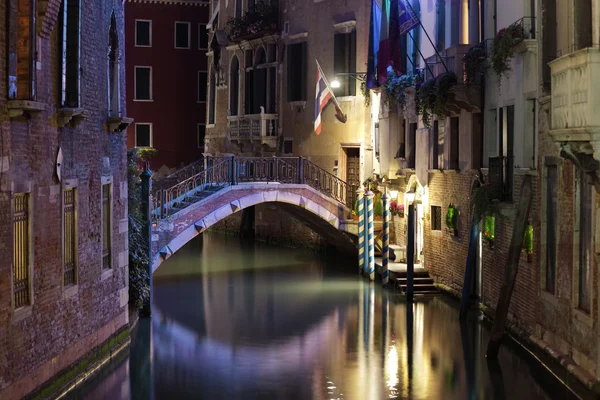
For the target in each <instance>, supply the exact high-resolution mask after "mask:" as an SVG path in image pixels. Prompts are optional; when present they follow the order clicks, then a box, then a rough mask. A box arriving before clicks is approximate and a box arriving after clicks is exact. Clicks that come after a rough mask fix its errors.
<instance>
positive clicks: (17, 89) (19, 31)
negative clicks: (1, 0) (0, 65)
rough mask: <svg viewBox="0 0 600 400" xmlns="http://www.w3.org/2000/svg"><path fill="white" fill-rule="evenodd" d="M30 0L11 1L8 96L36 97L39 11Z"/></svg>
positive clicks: (27, 98)
mask: <svg viewBox="0 0 600 400" xmlns="http://www.w3.org/2000/svg"><path fill="white" fill-rule="evenodd" d="M35 4H36V3H35V2H32V1H31V0H10V1H8V2H7V6H6V12H7V14H8V18H7V20H8V21H7V22H8V32H10V33H11V34H10V35H7V36H6V37H7V38H8V57H7V60H8V62H7V69H8V99H9V100H35V98H36V68H35V52H36V31H35V27H36V10H35Z"/></svg>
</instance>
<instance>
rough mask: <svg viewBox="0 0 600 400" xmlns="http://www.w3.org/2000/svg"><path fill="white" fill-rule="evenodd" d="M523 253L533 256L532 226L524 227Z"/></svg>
mask: <svg viewBox="0 0 600 400" xmlns="http://www.w3.org/2000/svg"><path fill="white" fill-rule="evenodd" d="M523 251H524V252H526V253H527V254H533V226H531V225H527V226H526V227H525V237H524V238H523Z"/></svg>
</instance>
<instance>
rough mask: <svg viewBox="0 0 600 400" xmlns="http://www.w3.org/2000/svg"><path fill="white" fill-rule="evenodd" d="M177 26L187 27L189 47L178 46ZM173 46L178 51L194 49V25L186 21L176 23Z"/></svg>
mask: <svg viewBox="0 0 600 400" xmlns="http://www.w3.org/2000/svg"><path fill="white" fill-rule="evenodd" d="M177 25H186V26H187V28H188V31H187V47H179V46H177ZM173 46H174V48H175V49H176V50H189V49H191V48H192V23H191V22H186V21H175V22H174V24H173Z"/></svg>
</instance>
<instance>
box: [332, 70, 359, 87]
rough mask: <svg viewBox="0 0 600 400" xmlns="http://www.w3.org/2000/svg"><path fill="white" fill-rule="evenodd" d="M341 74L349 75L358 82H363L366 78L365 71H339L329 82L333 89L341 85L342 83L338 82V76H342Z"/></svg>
mask: <svg viewBox="0 0 600 400" xmlns="http://www.w3.org/2000/svg"><path fill="white" fill-rule="evenodd" d="M343 76H349V77H351V78H354V79H356V80H357V81H359V82H364V81H366V80H367V73H366V72H340V73H338V74H335V77H334V79H333V81H332V82H331V87H332V88H334V89H337V88H339V87H341V86H342V84H341V83H340V81H339V79H338V77H343Z"/></svg>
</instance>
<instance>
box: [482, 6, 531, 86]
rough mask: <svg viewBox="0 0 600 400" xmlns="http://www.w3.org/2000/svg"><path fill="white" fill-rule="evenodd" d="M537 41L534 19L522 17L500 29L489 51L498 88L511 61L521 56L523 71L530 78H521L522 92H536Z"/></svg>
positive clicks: (508, 69)
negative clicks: (528, 74)
mask: <svg viewBox="0 0 600 400" xmlns="http://www.w3.org/2000/svg"><path fill="white" fill-rule="evenodd" d="M536 54H537V39H536V30H535V17H523V18H521V19H519V20H518V21H516V22H514V23H512V24H510V25H509V26H508V27H506V28H503V29H500V30H499V31H498V33H496V36H495V37H494V39H493V41H492V43H491V49H490V51H489V57H490V65H491V67H492V70H493V71H494V74H495V75H496V79H497V83H498V86H500V84H501V81H502V78H503V77H506V76H507V73H508V71H510V69H511V67H510V64H511V60H512V59H513V58H514V57H515V56H517V55H521V56H522V57H523V63H524V66H523V71H524V73H530V74H532V75H530V76H523V83H524V85H525V87H524V88H523V91H524V92H530V91H535V90H537V86H536V85H537V82H538V76H537V67H536V65H537V64H536V62H537V60H536Z"/></svg>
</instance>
